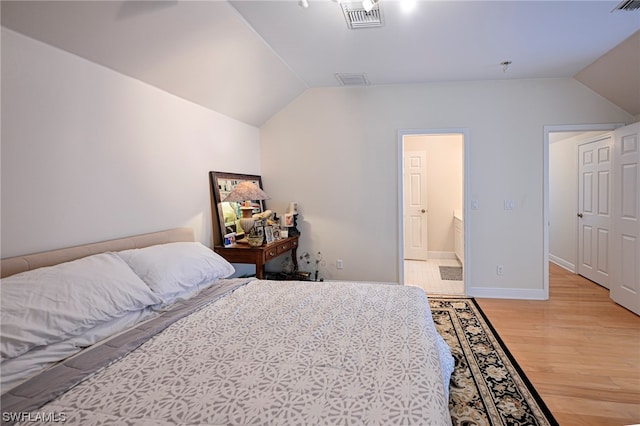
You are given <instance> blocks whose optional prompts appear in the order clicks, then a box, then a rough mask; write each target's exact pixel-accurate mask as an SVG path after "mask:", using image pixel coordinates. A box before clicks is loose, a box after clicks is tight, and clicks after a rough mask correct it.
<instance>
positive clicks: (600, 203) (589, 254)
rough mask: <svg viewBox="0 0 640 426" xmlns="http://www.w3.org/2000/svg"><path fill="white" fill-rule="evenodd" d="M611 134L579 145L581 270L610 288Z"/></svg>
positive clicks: (591, 278) (579, 255)
mask: <svg viewBox="0 0 640 426" xmlns="http://www.w3.org/2000/svg"><path fill="white" fill-rule="evenodd" d="M612 140H613V136H612V134H610V133H609V134H606V135H602V136H599V137H598V138H595V139H591V140H589V141H588V142H587V143H583V144H581V145H579V146H578V176H579V181H578V273H579V274H580V275H582V276H584V277H586V278H589V279H590V280H591V281H595V282H596V283H598V284H600V285H602V286H604V287H606V288H609V274H610V267H609V245H610V238H611V236H610V227H611V157H612V152H611V150H612V145H613V143H612Z"/></svg>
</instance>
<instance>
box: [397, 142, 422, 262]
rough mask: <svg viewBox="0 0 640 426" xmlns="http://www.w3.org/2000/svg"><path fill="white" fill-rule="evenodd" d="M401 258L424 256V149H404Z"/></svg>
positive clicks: (419, 258)
mask: <svg viewBox="0 0 640 426" xmlns="http://www.w3.org/2000/svg"><path fill="white" fill-rule="evenodd" d="M403 177H404V182H403V183H404V185H403V187H404V258H405V259H411V260H427V257H428V256H427V253H428V249H427V153H426V151H405V152H404V172H403Z"/></svg>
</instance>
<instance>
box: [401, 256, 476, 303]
mask: <svg viewBox="0 0 640 426" xmlns="http://www.w3.org/2000/svg"><path fill="white" fill-rule="evenodd" d="M439 266H461V264H460V262H459V261H458V260H457V259H430V260H426V261H422V260H405V261H404V284H405V285H412V286H415V287H420V288H422V289H423V290H424V291H425V292H426V293H427V294H430V295H431V294H432V295H456V296H463V295H464V294H465V293H464V281H449V280H443V279H441V278H440V269H439V268H438V267H439Z"/></svg>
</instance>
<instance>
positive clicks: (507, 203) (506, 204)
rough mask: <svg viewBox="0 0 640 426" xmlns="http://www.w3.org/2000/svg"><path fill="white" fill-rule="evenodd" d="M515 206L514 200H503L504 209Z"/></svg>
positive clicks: (510, 208) (511, 208)
mask: <svg viewBox="0 0 640 426" xmlns="http://www.w3.org/2000/svg"><path fill="white" fill-rule="evenodd" d="M515 208H516V203H515V201H513V200H511V199H508V200H504V209H505V210H513V209H515Z"/></svg>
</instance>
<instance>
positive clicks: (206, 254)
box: [118, 242, 235, 304]
mask: <svg viewBox="0 0 640 426" xmlns="http://www.w3.org/2000/svg"><path fill="white" fill-rule="evenodd" d="M118 254H119V255H120V256H121V257H122V259H124V261H125V262H127V263H128V264H129V266H130V267H131V269H133V270H134V272H135V273H136V274H138V276H139V277H140V278H142V280H143V281H144V282H145V283H147V285H148V286H149V287H150V288H151V290H153V291H154V292H155V293H156V294H157V295H158V296H159V297H160V298H161V299H162V301H163V302H164V303H165V304H169V303H173V302H174V300H176V298H178V297H180V295H181V294H184V292H185V291H188V290H195V289H196V288H199V287H200V286H202V285H204V284H208V283H210V282H211V281H216V280H218V279H220V278H227V277H228V276H230V275H231V274H233V273H234V272H235V269H234V268H233V266H232V265H231V264H230V263H229V262H227V261H226V260H225V259H224V258H223V257H222V256H220V255H219V254H217V253H215V252H214V251H213V250H211V249H209V248H207V247H205V246H204V245H202V244H201V243H198V242H179V243H168V244H159V245H155V246H150V247H145V248H141V249H131V250H124V251H121V252H118Z"/></svg>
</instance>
